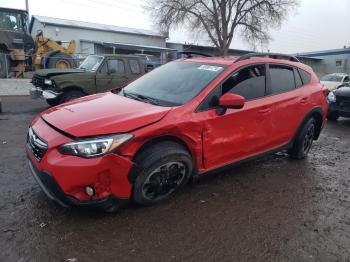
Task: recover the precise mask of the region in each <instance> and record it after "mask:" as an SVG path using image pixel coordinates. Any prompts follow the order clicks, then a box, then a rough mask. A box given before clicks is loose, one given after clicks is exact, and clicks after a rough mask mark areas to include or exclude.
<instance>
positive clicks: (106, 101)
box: [41, 92, 171, 137]
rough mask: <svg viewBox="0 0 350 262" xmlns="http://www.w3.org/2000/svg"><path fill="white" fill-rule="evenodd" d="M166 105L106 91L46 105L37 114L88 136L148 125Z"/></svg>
mask: <svg viewBox="0 0 350 262" xmlns="http://www.w3.org/2000/svg"><path fill="white" fill-rule="evenodd" d="M87 107H89V110H86V108H87ZM170 109H171V108H169V107H161V106H153V105H150V104H147V103H143V102H140V101H137V100H132V99H128V98H126V97H122V96H116V95H115V94H113V93H111V92H108V93H101V94H97V95H92V96H86V97H83V98H81V99H79V100H73V101H71V102H68V103H66V104H64V105H61V106H56V107H53V108H50V109H49V110H47V111H45V112H43V113H42V114H41V116H42V118H44V119H45V120H46V121H47V122H48V123H50V124H52V125H53V126H55V127H57V128H58V129H60V130H64V132H66V133H68V134H70V135H72V136H75V137H88V136H96V135H105V134H115V133H123V132H128V131H130V130H133V129H137V128H140V127H142V126H145V125H149V124H151V123H154V122H157V121H159V120H160V119H161V118H162V117H163V116H164V115H166V113H167V112H168V111H169V110H170Z"/></svg>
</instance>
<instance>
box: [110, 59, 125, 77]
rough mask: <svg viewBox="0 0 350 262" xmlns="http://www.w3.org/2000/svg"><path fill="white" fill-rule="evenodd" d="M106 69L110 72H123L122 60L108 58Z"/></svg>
mask: <svg viewBox="0 0 350 262" xmlns="http://www.w3.org/2000/svg"><path fill="white" fill-rule="evenodd" d="M108 71H109V72H110V73H119V74H121V73H124V72H125V68H124V62H123V61H122V60H119V59H110V60H108Z"/></svg>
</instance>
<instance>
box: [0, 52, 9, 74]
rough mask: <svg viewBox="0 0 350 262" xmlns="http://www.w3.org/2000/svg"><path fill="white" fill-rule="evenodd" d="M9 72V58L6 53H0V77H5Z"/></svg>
mask: <svg viewBox="0 0 350 262" xmlns="http://www.w3.org/2000/svg"><path fill="white" fill-rule="evenodd" d="M9 73H10V60H9V58H8V56H7V55H6V54H0V78H6V77H7V76H8V75H9Z"/></svg>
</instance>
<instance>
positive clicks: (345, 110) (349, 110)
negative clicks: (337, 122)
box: [328, 103, 350, 117]
mask: <svg viewBox="0 0 350 262" xmlns="http://www.w3.org/2000/svg"><path fill="white" fill-rule="evenodd" d="M328 110H329V112H337V113H338V115H339V116H342V117H350V107H346V106H340V105H337V104H336V103H329V109H328Z"/></svg>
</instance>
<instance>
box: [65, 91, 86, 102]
mask: <svg viewBox="0 0 350 262" xmlns="http://www.w3.org/2000/svg"><path fill="white" fill-rule="evenodd" d="M83 96H85V94H84V93H83V92H82V91H79V90H68V91H65V92H64V93H63V94H62V95H61V96H60V100H59V103H60V104H61V103H65V102H68V101H71V100H73V99H77V98H79V97H83Z"/></svg>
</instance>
